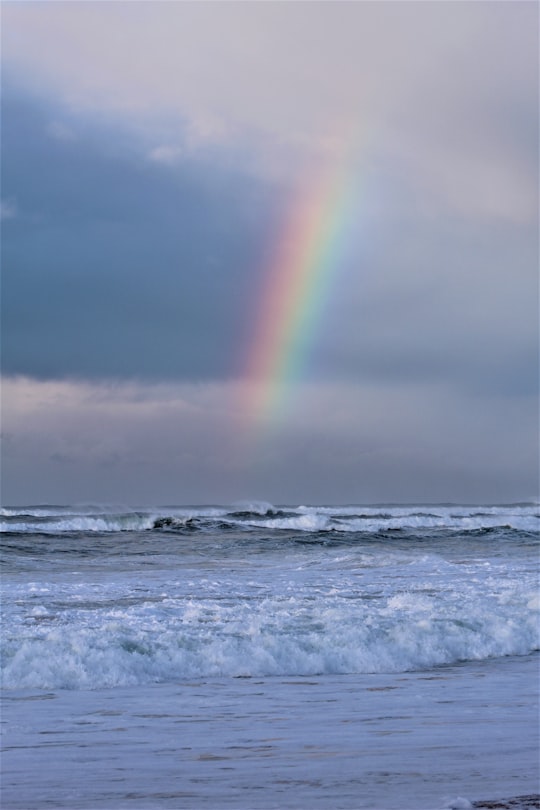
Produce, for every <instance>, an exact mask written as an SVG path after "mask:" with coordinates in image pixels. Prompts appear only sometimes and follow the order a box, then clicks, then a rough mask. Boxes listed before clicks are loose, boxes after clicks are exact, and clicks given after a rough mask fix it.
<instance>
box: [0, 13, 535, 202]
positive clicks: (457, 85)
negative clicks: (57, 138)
mask: <svg viewBox="0 0 540 810" xmlns="http://www.w3.org/2000/svg"><path fill="white" fill-rule="evenodd" d="M3 16H4V28H5V30H6V31H7V35H6V36H5V42H4V60H5V63H6V65H7V66H8V67H9V69H10V70H12V71H14V72H16V74H17V76H18V77H19V80H21V78H22V77H25V78H26V81H27V82H29V83H31V85H32V86H33V87H36V86H38V87H40V88H41V89H42V90H43V91H45V92H52V93H54V94H55V95H56V97H57V98H61V99H62V100H63V101H64V102H65V103H66V104H68V105H69V106H70V107H71V109H72V110H92V111H94V112H96V113H101V114H103V113H107V114H110V115H115V116H117V117H121V118H122V119H123V120H124V121H126V120H131V121H132V122H133V123H136V124H137V126H139V127H142V128H144V127H146V129H147V132H148V133H149V135H150V133H151V132H152V131H153V130H154V129H155V127H156V126H157V123H156V122H161V123H160V124H159V126H165V127H166V128H167V129H168V130H169V135H172V133H173V132H174V129H175V126H177V122H178V120H182V121H183V122H184V124H185V123H186V122H187V124H188V127H189V130H190V139H191V143H192V145H193V144H194V143H196V142H200V143H202V144H203V145H205V146H207V145H208V141H212V140H213V141H215V142H218V143H222V142H227V143H229V144H235V143H236V144H240V143H241V144H242V153H243V156H244V161H246V160H249V161H250V162H251V165H252V167H255V166H258V167H259V168H260V169H263V170H264V169H266V168H268V166H269V165H270V164H271V165H272V166H273V167H274V168H276V167H277V165H278V163H279V162H280V161H281V162H282V163H283V162H284V161H285V165H286V166H287V169H288V171H289V172H290V171H293V167H294V165H296V166H305V165H306V161H308V163H309V159H310V158H311V157H312V156H313V155H314V154H319V155H320V154H321V153H322V154H324V153H325V150H327V148H328V143H329V139H330V142H332V139H333V140H334V141H335V139H336V138H337V139H338V140H339V138H340V137H341V136H342V135H343V133H344V132H347V131H349V130H350V129H351V126H353V125H354V126H356V127H357V129H358V130H359V131H360V132H361V133H363V134H367V142H369V143H370V150H371V151H372V152H373V155H374V159H375V160H387V159H388V158H389V157H392V156H393V159H394V161H396V160H397V161H398V162H399V161H403V163H404V166H405V169H406V170H412V171H414V172H415V173H417V174H418V175H419V177H420V178H421V179H422V181H423V182H424V183H425V184H426V185H427V186H430V187H431V189H430V190H431V193H432V194H433V193H437V194H438V195H439V196H441V197H442V198H443V199H444V200H445V201H446V203H447V205H448V206H450V207H453V208H455V209H456V210H458V211H463V212H465V213H467V212H471V211H476V210H479V211H483V212H484V213H485V215H488V216H497V217H500V216H510V217H513V218H515V217H519V218H522V217H528V218H531V217H532V216H534V213H535V210H534V205H535V199H536V191H535V189H536V175H535V174H534V173H533V174H531V171H530V170H531V165H530V162H527V160H524V159H523V158H520V157H519V155H520V153H521V154H522V155H523V154H526V155H527V156H528V157H529V158H530V157H531V155H530V149H528V150H526V152H525V153H523V152H522V150H520V148H519V146H520V145H521V141H522V139H523V133H524V131H528V132H529V138H530V141H532V142H534V143H536V142H537V137H536V139H535V133H536V135H537V131H538V120H537V119H538V116H537V108H536V105H537V100H538V75H537V74H538V71H537V62H538V25H537V23H538V9H537V7H536V6H535V5H534V4H532V3H531V4H528V3H520V4H512V3H499V4H493V3H464V4H463V3H454V4H451V3H384V4H377V3H340V4H338V5H336V4H332V3H265V4H262V3H256V4H253V3H251V4H250V3H219V2H208V3H167V4H165V3H162V4H160V5H158V6H156V5H155V4H153V3H138V4H122V3H107V4H100V3H85V4H82V3H78V4H66V3H61V2H52V3H47V4H42V5H38V4H10V5H8V6H6V8H5V9H4V14H3ZM98 54H99V57H98V56H97V55H98ZM516 111H521V112H523V111H526V112H525V116H524V115H523V114H520V113H519V112H518V114H517V115H516ZM143 122H145V123H143ZM165 122H168V123H167V124H166V123H165ZM501 135H502V136H503V137H501ZM364 141H365V139H364ZM171 142H172V143H174V138H173V139H172V140H171ZM284 145H287V149H288V160H285V156H286V154H287V150H286V149H284ZM162 146H163V141H161V143H159V142H158V143H154V144H153V146H152V147H151V148H154V149H159V148H160V147H162ZM516 147H518V148H516ZM364 148H365V147H364ZM253 150H255V155H257V157H249V155H250V152H251V151H253ZM536 151H537V150H536V149H534V152H535V154H534V155H533V156H532V158H533V162H534V161H535V158H536ZM516 156H517V157H516ZM276 158H277V159H276ZM282 168H283V167H282Z"/></svg>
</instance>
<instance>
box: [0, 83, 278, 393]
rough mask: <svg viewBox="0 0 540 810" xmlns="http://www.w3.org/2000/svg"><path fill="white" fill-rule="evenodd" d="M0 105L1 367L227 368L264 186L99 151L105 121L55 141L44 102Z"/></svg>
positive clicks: (257, 238)
mask: <svg viewBox="0 0 540 810" xmlns="http://www.w3.org/2000/svg"><path fill="white" fill-rule="evenodd" d="M3 112H4V122H5V123H4V136H3V142H2V149H3V167H4V170H3V187H4V189H5V191H6V194H7V195H8V197H9V196H11V195H13V196H14V197H16V199H17V200H18V205H19V209H20V214H21V215H20V216H19V217H18V218H17V220H14V221H13V222H10V223H9V228H7V227H6V228H5V231H4V239H3V261H4V282H3V293H4V295H3V306H4V327H3V329H4V341H3V369H4V372H5V373H8V374H9V373H25V374H32V375H35V376H38V377H55V376H65V375H76V376H82V377H85V376H92V377H96V376H98V377H99V376H138V375H140V376H142V377H145V376H146V377H148V376H151V377H171V376H172V377H183V376H190V377H200V378H205V377H210V376H216V375H217V376H227V375H230V374H232V373H234V371H235V363H237V358H238V342H239V340H241V339H242V338H243V335H242V328H243V324H244V323H245V320H246V318H245V315H246V310H247V309H248V307H249V304H248V301H249V297H250V292H251V284H252V283H253V268H254V267H257V266H258V265H259V264H260V262H261V257H260V245H261V244H262V245H264V242H265V233H266V228H267V226H268V223H269V222H271V220H272V211H273V210H274V205H273V199H272V194H273V192H271V191H269V190H267V189H265V188H264V187H263V186H262V185H261V184H260V182H259V183H256V182H255V181H253V180H251V179H248V178H245V177H242V175H241V174H240V173H239V172H235V173H234V175H233V174H230V173H227V171H226V170H224V169H223V168H221V169H220V168H219V167H217V166H215V165H214V166H212V165H207V166H204V165H202V167H199V168H198V172H197V171H194V169H193V168H190V167H189V166H184V167H180V168H179V169H178V170H177V171H176V172H175V173H174V174H172V175H171V174H169V173H168V172H165V171H163V169H161V167H159V166H158V167H152V166H151V165H148V164H145V163H144V162H143V161H142V160H141V159H140V158H139V159H138V161H136V160H134V159H132V158H131V157H130V156H129V155H128V156H127V157H124V158H122V157H119V156H118V154H115V155H114V157H112V158H111V157H110V154H109V149H108V144H107V138H109V137H114V133H111V132H109V131H105V132H103V133H102V134H101V142H99V141H95V140H92V139H88V138H87V139H82V138H79V139H78V140H77V141H76V142H70V143H64V142H58V141H55V140H53V139H51V138H48V137H46V135H44V132H45V130H46V122H47V118H48V116H47V113H48V112H51V111H48V110H47V109H45V108H43V107H42V108H41V109H40V107H39V106H37V105H35V104H31V103H29V102H28V101H26V102H25V101H22V100H20V99H19V100H18V101H14V100H13V99H12V98H10V97H9V95H8V97H7V98H5V100H4V110H3ZM117 150H118V147H116V149H115V151H117Z"/></svg>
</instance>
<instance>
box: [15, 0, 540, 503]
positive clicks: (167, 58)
mask: <svg viewBox="0 0 540 810" xmlns="http://www.w3.org/2000/svg"><path fill="white" fill-rule="evenodd" d="M2 14H3V66H4V70H3V98H2V113H3V138H2V185H3V195H4V204H3V208H2V214H3V218H4V223H3V240H2V242H3V244H2V253H3V256H2V259H3V327H2V328H3V335H2V338H3V339H2V346H3V348H2V351H3V371H4V373H5V374H6V375H7V378H8V379H7V382H6V402H7V403H8V409H7V413H8V419H7V425H8V428H7V429H8V432H9V434H10V437H8V440H7V444H6V448H7V450H6V453H7V458H8V466H7V467H6V469H7V470H8V471H9V475H7V476H6V480H8V481H9V491H10V493H11V497H13V498H18V497H21V498H22V499H23V500H24V499H25V498H24V496H23V494H21V493H23V492H24V491H25V486H26V491H27V492H28V493H30V492H31V493H32V499H33V500H73V499H81V498H82V499H87V498H90V497H91V498H96V499H102V500H110V499H111V498H125V499H131V498H134V499H135V500H147V499H154V498H156V499H159V500H170V501H177V502H178V501H183V502H185V501H187V500H200V499H202V500H205V501H207V500H209V499H210V500H224V501H229V500H236V499H238V498H242V497H247V498H249V497H260V498H263V499H268V500H275V501H280V500H292V501H301V500H313V501H316V500H328V499H334V500H336V501H343V500H350V501H368V500H423V499H426V498H427V499H434V500H441V499H442V500H448V499H456V500H460V499H461V500H513V499H516V498H517V499H519V498H528V497H530V495H531V492H534V491H535V486H533V485H534V484H535V481H536V478H535V475H536V473H535V472H534V469H535V466H536V465H535V462H536V460H535V459H534V458H533V456H534V455H535V452H536V447H537V438H538V436H537V427H538V426H537V421H536V416H535V415H533V414H535V411H534V401H535V395H536V393H537V380H538V312H537V301H538V277H537V269H538V183H537V179H538V97H539V93H538V70H537V65H538V7H537V6H536V5H535V4H533V3H397V2H396V3H219V2H207V3H159V4H156V3H129V4H128V3H63V2H49V3H43V4H36V3H31V4H30V3H18V4H17V3H11V4H9V3H8V4H6V5H5V8H4V9H3V12H2ZM344 155H345V156H347V163H346V170H347V171H346V175H347V181H348V191H349V192H350V193H349V196H348V197H347V199H348V205H347V210H346V211H345V210H341V209H340V210H338V209H337V208H336V209H335V210H333V211H328V216H329V220H328V221H330V215H332V216H333V217H334V220H333V221H334V222H337V221H338V220H339V223H338V224H339V225H340V226H341V230H340V231H339V240H337V241H336V243H335V244H334V246H335V247H336V250H335V252H333V251H330V253H332V255H331V256H330V255H329V260H328V262H327V265H326V266H325V271H326V273H327V276H326V277H325V279H324V280H325V282H326V292H325V295H324V296H322V297H321V307H320V311H319V313H318V317H317V319H316V322H315V323H314V328H313V329H312V331H311V333H310V334H306V338H307V339H306V351H305V355H304V356H303V357H302V363H300V364H299V367H298V373H297V376H296V379H295V381H294V383H295V385H294V386H292V387H291V390H290V400H289V401H288V404H287V408H286V414H285V418H284V419H283V421H282V422H281V423H279V424H277V425H276V426H275V427H274V432H273V433H271V434H269V435H271V436H272V440H270V439H267V440H266V441H261V443H260V444H259V445H257V446H251V448H249V447H248V446H247V445H246V441H245V435H246V430H245V428H242V424H243V422H244V421H253V420H252V415H250V414H249V413H246V412H245V405H244V404H243V400H242V390H243V388H242V386H245V385H246V384H247V383H246V381H245V380H243V379H242V374H243V372H244V371H245V357H246V355H247V354H248V350H249V349H250V347H251V343H252V341H253V340H255V335H256V334H257V329H256V327H257V323H256V320H257V318H258V313H259V311H260V306H261V295H262V290H264V289H267V288H268V283H269V279H268V277H267V273H268V268H269V266H270V265H271V261H270V257H271V256H272V255H274V254H275V252H276V249H277V246H279V244H280V240H281V239H283V235H284V234H286V233H291V228H290V222H291V212H294V210H295V200H296V199H297V198H298V197H299V196H301V194H302V190H303V189H304V188H305V185H306V184H307V183H306V181H309V180H310V179H311V178H312V176H313V175H315V174H317V173H318V172H320V171H321V170H322V169H324V168H326V169H329V170H332V169H336V168H337V166H338V164H340V165H342V163H340V161H341V162H342V161H343V157H344ZM338 215H339V216H338ZM294 237H295V234H293V238H294ZM296 238H299V235H298V234H296ZM254 322H255V323H254ZM255 422H257V420H255ZM29 426H30V427H29ZM262 427H263V425H262V424H259V428H260V429H261V430H262ZM8 450H9V452H8ZM67 466H69V467H70V469H71V472H70V474H69V475H68V474H67V473H66V467H67ZM74 469H75V470H76V473H75V474H74V473H73V470H74ZM25 482H26V483H25ZM62 493H64V495H62ZM145 493H146V495H145Z"/></svg>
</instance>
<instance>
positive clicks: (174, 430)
mask: <svg viewBox="0 0 540 810" xmlns="http://www.w3.org/2000/svg"><path fill="white" fill-rule="evenodd" d="M3 399H4V405H3V411H4V416H3V423H4V430H5V434H6V436H7V441H6V443H5V448H4V456H3V467H4V477H5V487H4V489H5V492H4V500H5V502H6V503H8V502H17V501H19V500H23V501H26V502H29V501H30V502H58V501H59V500H60V501H62V500H66V499H67V500H68V501H70V502H81V501H84V502H88V501H97V502H122V501H123V502H126V503H128V504H131V505H145V504H147V505H152V504H157V503H164V502H169V503H196V502H200V501H201V500H203V501H205V502H216V503H230V502H233V501H235V500H238V499H242V498H263V499H266V500H271V501H273V502H275V503H279V502H293V503H300V502H312V503H313V502H321V501H322V502H335V503H343V502H355V503H362V502H381V501H398V502H399V501H426V500H431V501H441V500H456V501H462V502H463V501H465V502H475V501H476V502H493V501H501V500H507V501H508V500H522V499H525V498H528V497H531V494H532V493H534V492H535V491H536V484H537V479H536V475H537V465H536V452H535V448H534V447H533V446H532V445H531V443H530V436H531V431H532V433H533V434H534V432H535V431H536V430H537V427H536V412H535V408H534V403H533V402H531V401H530V400H527V399H520V400H518V399H516V400H513V401H510V402H509V401H508V400H507V399H505V398H494V399H492V400H491V402H490V404H489V406H488V407H487V408H486V403H485V401H484V400H483V399H481V398H475V397H470V396H465V395H459V394H456V392H455V390H453V388H452V387H450V386H447V385H444V384H435V385H433V384H430V385H423V386H418V385H408V386H405V387H404V386H397V387H396V386H383V387H380V386H374V385H364V386H358V385H351V384H341V385H333V386H328V385H324V386H323V385H320V384H319V385H306V386H300V387H299V388H297V389H296V391H295V403H296V406H295V409H294V411H293V414H292V417H291V419H290V420H288V422H287V424H286V425H281V427H279V426H277V425H274V427H273V428H272V427H271V426H268V425H267V426H263V425H259V430H260V432H259V434H258V435H256V436H255V437H254V438H253V436H252V438H251V444H250V443H247V444H246V434H245V414H243V407H244V404H243V403H245V400H244V398H243V391H242V386H241V385H239V384H233V383H223V384H217V383H212V384H210V383H208V384H199V385H197V384H192V383H189V384H188V383H185V384H174V385H155V386H148V385H144V386H142V385H135V384H133V383H131V384H122V385H119V384H115V385H111V384H107V385H89V384H81V383H73V382H54V383H52V382H36V381H34V380H29V379H24V378H18V379H12V380H7V381H6V382H5V383H4V391H3ZM508 423H511V424H512V425H513V426H514V429H513V430H512V431H511V432H509V431H507V430H506V429H505V426H506V424H508Z"/></svg>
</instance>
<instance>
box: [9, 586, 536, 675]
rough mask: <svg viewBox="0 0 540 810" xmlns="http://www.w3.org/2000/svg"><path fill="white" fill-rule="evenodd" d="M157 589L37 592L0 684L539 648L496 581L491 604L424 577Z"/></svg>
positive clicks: (287, 671) (422, 663) (430, 659)
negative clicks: (375, 586)
mask: <svg viewBox="0 0 540 810" xmlns="http://www.w3.org/2000/svg"><path fill="white" fill-rule="evenodd" d="M433 573H434V572H433ZM161 584H162V587H165V588H167V590H165V591H162V592H161V593H160V594H159V595H156V594H155V593H154V594H153V595H152V597H151V598H150V595H147V596H146V597H141V599H139V600H133V601H134V604H129V603H128V604H123V602H122V599H119V598H116V599H112V600H111V599H110V597H111V591H110V587H108V588H106V587H105V586H104V587H103V588H102V589H99V588H96V587H93V588H90V587H86V586H84V585H83V584H80V585H79V586H78V587H76V588H75V587H74V588H73V589H72V590H71V591H69V590H68V591H66V592H65V593H64V594H61V593H59V592H58V590H57V591H56V592H55V594H54V599H51V600H50V603H47V601H46V599H45V595H44V594H43V593H38V594H36V597H37V599H39V601H38V602H36V604H34V605H33V606H32V607H31V608H30V609H29V610H28V612H27V613H26V615H22V616H19V619H18V622H16V623H15V625H14V627H13V629H14V630H15V632H14V633H13V635H12V636H11V638H10V639H9V640H7V641H6V642H5V644H4V647H3V650H2V661H3V683H4V686H5V687H7V688H17V687H32V688H36V687H37V688H54V687H57V688H95V687H102V686H118V685H129V684H138V683H148V682H152V681H169V680H174V679H183V678H191V677H201V676H204V677H210V676H261V675H313V674H332V673H334V674H335V673H352V672H357V673H381V672H402V671H407V670H418V669H428V668H432V667H435V666H440V665H443V664H451V663H455V662H458V661H461V660H480V659H484V658H489V657H498V656H505V655H526V654H528V653H530V652H531V651H533V650H535V649H538V647H539V638H538V606H537V604H536V602H535V600H534V590H533V585H532V584H531V583H529V587H528V589H526V588H524V587H523V584H522V583H518V582H507V583H506V584H504V585H502V584H501V583H498V586H497V585H496V583H493V584H494V585H496V587H495V588H494V595H493V596H491V597H489V598H488V597H487V596H485V595H484V596H483V597H481V596H479V595H478V593H477V592H476V591H475V589H474V588H473V587H471V586H465V587H464V588H463V589H462V590H461V591H460V590H459V588H458V587H456V585H457V583H456V582H454V583H452V582H449V585H448V588H447V591H446V592H445V591H442V592H441V593H434V591H433V588H431V590H430V581H429V580H424V581H420V582H419V583H417V590H416V591H412V590H408V591H402V592H398V593H394V594H389V595H388V596H386V597H385V598H380V599H375V598H373V594H370V593H364V598H362V594H361V593H359V592H358V591H357V592H356V593H355V592H354V582H353V581H349V582H347V583H345V587H343V586H342V587H340V588H339V590H337V589H336V587H334V588H331V587H328V585H325V587H324V588H321V587H320V586H318V585H316V583H311V585H309V586H308V585H307V584H306V583H305V582H304V584H302V580H301V579H296V580H294V579H292V578H291V579H290V580H289V581H288V583H287V582H286V581H284V582H283V583H282V586H281V592H280V593H279V594H273V595H271V596H268V597H266V598H258V599H256V598H255V597H254V594H253V592H251V593H250V592H249V589H248V587H247V585H246V590H245V593H244V595H243V596H242V595H240V596H238V597H237V598H227V596H226V592H227V588H226V584H225V583H223V582H219V581H208V582H206V583H201V584H200V585H199V588H198V593H197V594H196V595H192V596H191V597H187V596H181V593H180V592H181V591H182V590H183V588H182V587H181V586H180V585H179V584H178V583H176V584H175V583H168V584H166V583H161ZM337 584H338V583H337V582H336V583H334V585H337ZM254 585H255V586H256V587H253V588H252V590H253V591H255V590H256V589H257V587H258V586H257V583H254ZM175 589H176V591H178V593H177V594H174V593H173V594H172V595H163V594H164V593H168V594H171V592H174V590H175ZM188 590H189V588H188ZM336 591H337V592H336ZM365 597H368V598H365ZM44 600H45V601H44ZM111 603H112V604H111Z"/></svg>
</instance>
